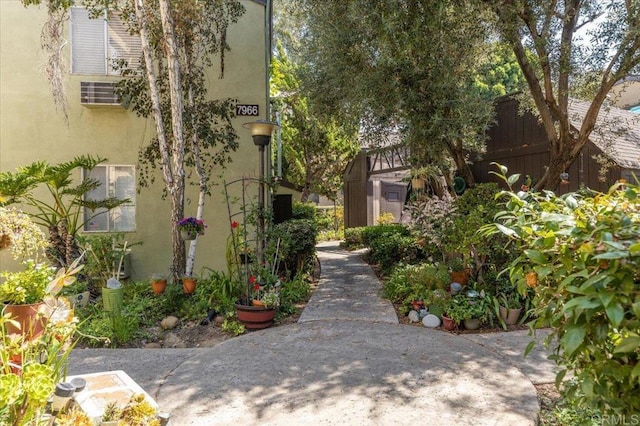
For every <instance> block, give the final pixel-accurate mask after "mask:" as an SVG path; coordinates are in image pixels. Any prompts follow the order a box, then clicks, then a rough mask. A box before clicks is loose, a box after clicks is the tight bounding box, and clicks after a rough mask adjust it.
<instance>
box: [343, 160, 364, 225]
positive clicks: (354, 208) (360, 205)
mask: <svg viewBox="0 0 640 426" xmlns="http://www.w3.org/2000/svg"><path fill="white" fill-rule="evenodd" d="M368 170H369V167H368V164H367V154H366V152H365V151H360V153H359V154H358V155H357V156H356V158H354V159H353V161H351V163H349V165H348V166H347V169H346V170H345V173H344V226H345V228H356V227H359V226H367V171H368Z"/></svg>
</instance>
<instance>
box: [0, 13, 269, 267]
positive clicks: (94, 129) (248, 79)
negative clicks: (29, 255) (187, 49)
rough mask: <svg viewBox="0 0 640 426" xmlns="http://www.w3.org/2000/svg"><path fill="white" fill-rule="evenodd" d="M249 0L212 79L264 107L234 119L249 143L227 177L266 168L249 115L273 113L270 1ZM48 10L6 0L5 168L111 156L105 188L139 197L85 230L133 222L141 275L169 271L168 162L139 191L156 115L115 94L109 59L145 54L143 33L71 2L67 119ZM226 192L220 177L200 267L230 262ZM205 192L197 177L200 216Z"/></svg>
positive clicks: (192, 204) (1, 69)
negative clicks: (45, 36) (58, 90)
mask: <svg viewBox="0 0 640 426" xmlns="http://www.w3.org/2000/svg"><path fill="white" fill-rule="evenodd" d="M241 3H242V4H243V6H244V7H245V9H246V11H245V13H244V15H243V16H242V17H241V18H240V20H239V22H238V23H237V24H233V25H232V26H231V27H230V28H229V31H228V42H229V44H230V46H231V50H230V51H228V52H227V53H226V56H225V76H224V79H218V75H219V70H218V69H217V67H216V66H214V67H213V68H212V69H211V70H210V71H211V72H210V73H209V79H208V82H209V94H210V96H212V97H213V98H234V99H237V101H238V104H244V105H257V111H258V115H254V116H237V117H236V118H235V119H234V127H235V128H236V130H237V132H238V135H239V136H240V139H239V144H240V147H239V149H238V150H237V151H236V152H235V153H233V154H232V158H233V161H232V162H231V163H230V164H228V166H227V168H226V169H225V170H224V171H222V170H221V171H220V173H222V174H223V179H225V180H227V181H231V180H234V179H238V178H240V177H242V176H248V177H257V176H258V174H259V157H258V150H257V149H256V147H255V146H254V144H253V142H252V139H251V134H250V131H249V130H247V129H244V128H243V127H242V124H244V123H246V122H250V121H255V120H256V119H266V118H267V113H268V111H267V105H268V90H267V82H268V80H267V64H268V52H269V50H270V40H269V39H270V35H269V34H270V33H269V28H270V17H269V15H270V13H269V7H268V2H267V0H262V1H257V0H256V1H253V0H241ZM46 16H47V12H46V8H45V7H42V6H41V7H27V8H26V7H24V6H23V5H22V3H21V2H20V1H19V0H2V1H0V171H3V172H4V171H14V170H15V169H16V168H17V167H19V166H23V165H27V164H30V163H32V162H34V161H38V160H46V161H48V162H49V163H50V164H57V163H60V162H66V161H69V160H71V159H73V158H74V157H76V156H79V155H83V154H92V155H97V156H101V157H105V158H107V159H108V161H107V162H106V163H104V164H103V165H102V166H100V167H99V168H98V169H96V170H95V176H96V177H98V178H99V179H100V180H102V181H103V182H104V184H105V185H104V192H105V195H106V194H109V195H115V196H117V197H129V198H130V199H131V200H132V202H131V203H130V204H129V205H127V206H124V207H123V209H122V210H121V211H120V214H119V215H118V216H117V219H114V218H110V217H109V216H107V215H103V216H101V217H99V218H97V219H96V220H94V221H92V222H91V223H89V224H88V225H87V227H86V229H85V231H86V232H111V231H119V232H125V233H126V235H127V240H128V241H130V242H138V241H140V242H142V245H139V246H135V247H134V249H133V250H132V253H131V259H130V260H131V270H130V273H131V276H132V277H133V278H136V279H144V278H146V277H147V276H149V275H150V274H152V273H162V274H168V272H169V266H170V265H171V235H170V226H171V224H170V214H169V211H168V208H169V202H168V200H163V199H162V197H161V192H162V178H161V175H160V171H159V170H158V171H157V175H156V183H155V184H154V185H152V186H151V187H150V188H147V189H142V191H141V192H140V193H137V192H136V189H137V183H138V179H139V175H138V164H137V163H138V151H139V148H140V147H141V146H143V145H145V144H146V143H147V142H148V141H149V139H150V138H151V137H152V136H153V135H154V132H155V125H154V123H153V121H152V120H151V119H148V120H147V119H143V118H139V117H137V116H136V115H135V113H134V112H132V111H131V110H129V109H127V107H126V105H125V106H123V105H122V104H120V103H119V102H118V101H117V99H116V98H114V97H113V96H112V95H111V94H110V90H109V87H110V84H109V83H110V82H112V81H114V80H117V79H119V78H122V77H119V76H115V75H111V74H112V71H111V70H110V69H109V68H110V67H109V66H108V64H107V60H106V59H105V58H108V57H109V56H110V55H116V56H118V55H120V56H122V55H125V54H128V55H133V56H132V57H135V55H137V54H138V53H137V52H136V46H135V44H136V42H139V41H137V40H136V39H135V37H132V36H130V35H128V34H127V32H126V31H123V28H124V27H122V26H118V23H117V22H114V21H111V22H108V21H105V20H104V19H97V20H95V19H94V20H92V19H88V16H87V11H86V10H84V9H81V8H73V9H72V10H71V12H70V21H69V22H68V23H67V24H66V25H65V38H66V40H67V44H66V45H65V47H64V49H63V52H62V53H63V55H64V58H65V61H67V64H68V74H67V75H66V76H65V88H66V91H67V99H68V117H69V118H68V122H66V121H65V119H64V116H63V114H62V113H61V112H60V111H57V110H56V107H55V105H54V102H53V98H52V95H51V93H50V89H49V82H48V80H47V78H46V77H45V76H44V73H43V72H42V70H43V69H44V62H45V59H46V55H45V52H43V50H42V48H41V47H40V34H41V31H42V27H43V24H44V22H45V20H46ZM130 48H131V49H130ZM138 49H139V47H138ZM123 52H125V53H123ZM105 89H106V91H105ZM252 112H253V113H255V112H256V110H255V108H252ZM220 183H222V182H221V181H220ZM232 190H233V189H232ZM222 193H223V189H222V185H218V186H215V187H214V188H213V190H212V196H211V197H210V198H209V199H207V202H206V206H205V213H204V217H203V219H204V221H205V222H206V223H207V224H208V229H207V232H206V235H205V236H203V237H202V238H199V241H198V255H197V258H196V265H195V269H194V272H195V273H199V272H200V270H201V268H202V266H205V265H206V266H208V267H211V268H214V269H224V268H225V246H226V238H227V235H228V232H229V222H228V215H227V205H226V202H225V198H224V197H223V195H222ZM197 200H198V194H197V191H196V187H195V186H188V188H187V193H186V204H185V215H186V216H195V214H196V205H197ZM7 268H12V262H11V260H10V259H9V258H8V256H7V255H6V254H3V257H1V258H0V270H2V269H7Z"/></svg>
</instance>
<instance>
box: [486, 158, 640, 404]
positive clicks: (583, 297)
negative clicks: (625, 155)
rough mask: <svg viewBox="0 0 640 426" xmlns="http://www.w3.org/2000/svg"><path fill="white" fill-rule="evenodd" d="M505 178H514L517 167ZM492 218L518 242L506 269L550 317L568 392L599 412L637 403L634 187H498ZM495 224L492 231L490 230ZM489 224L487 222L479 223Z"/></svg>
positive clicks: (639, 226)
mask: <svg viewBox="0 0 640 426" xmlns="http://www.w3.org/2000/svg"><path fill="white" fill-rule="evenodd" d="M506 172H507V171H506V168H504V167H502V166H501V167H500V173H499V176H501V177H502V178H503V179H504V180H505V182H507V183H512V182H516V181H517V175H514V176H511V177H507V176H506ZM503 196H504V197H505V198H506V199H507V201H506V204H505V210H504V211H503V212H501V213H500V214H499V216H498V217H499V224H498V225H496V227H497V229H498V230H499V231H502V232H503V233H504V234H505V235H507V236H508V237H510V238H512V239H514V240H515V241H517V242H518V244H519V246H520V256H519V257H518V258H517V259H515V260H514V261H513V262H512V264H511V265H510V269H509V273H510V278H511V281H512V282H513V283H515V284H516V285H517V286H518V289H519V290H520V292H521V293H523V294H524V292H525V291H526V290H527V289H528V288H533V290H534V291H535V298H534V303H535V306H536V313H537V314H538V316H539V321H538V323H539V324H546V325H550V326H551V327H552V333H551V334H550V335H549V338H548V339H547V340H546V343H547V344H548V345H551V344H553V345H554V352H555V360H556V362H557V363H558V364H559V365H560V366H561V367H562V368H563V369H562V371H561V372H560V373H559V374H558V376H557V378H556V383H557V384H558V383H560V381H561V380H562V379H563V378H564V375H565V374H566V372H567V371H572V373H573V376H574V377H575V378H576V380H575V381H570V382H568V383H566V384H565V387H564V389H565V391H564V394H565V397H567V398H568V400H569V401H571V402H572V403H575V405H576V407H580V408H582V407H585V408H586V407H592V408H595V409H596V410H598V411H601V412H602V413H603V414H606V415H618V416H619V415H631V414H637V413H638V412H640V398H638V394H639V393H640V291H639V287H638V286H639V283H640V272H639V271H640V187H638V186H635V185H627V186H626V187H623V186H621V185H620V184H618V185H616V186H614V187H612V188H611V190H610V191H609V192H608V193H607V194H601V193H588V192H585V193H582V194H578V193H569V194H565V195H563V196H560V197H558V196H556V195H555V194H553V193H552V192H548V191H545V192H542V193H528V192H518V193H515V192H504V193H503ZM496 227H494V228H493V231H494V232H495V231H496ZM485 230H486V231H490V230H489V228H486V229H485Z"/></svg>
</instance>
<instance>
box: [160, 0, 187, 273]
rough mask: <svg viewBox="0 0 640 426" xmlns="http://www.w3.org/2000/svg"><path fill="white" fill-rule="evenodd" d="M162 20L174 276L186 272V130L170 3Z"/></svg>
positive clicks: (163, 9) (162, 11) (164, 5)
mask: <svg viewBox="0 0 640 426" xmlns="http://www.w3.org/2000/svg"><path fill="white" fill-rule="evenodd" d="M160 18H161V21H162V31H163V34H164V43H165V49H166V52H167V54H166V56H167V71H168V77H169V94H170V98H171V121H172V123H171V124H172V129H173V144H172V146H171V159H172V163H173V177H174V185H173V188H170V189H169V197H170V198H171V215H172V219H173V223H172V224H171V225H172V230H173V232H172V240H173V270H174V274H182V273H183V272H185V266H186V265H185V252H184V242H183V241H182V239H181V238H180V232H179V230H178V227H177V224H178V221H179V220H181V219H182V218H183V216H184V182H185V171H184V148H185V144H184V127H183V121H182V111H183V105H182V83H181V79H180V62H179V58H178V47H177V45H176V40H175V34H174V26H173V18H172V17H171V9H170V5H169V1H168V0H160Z"/></svg>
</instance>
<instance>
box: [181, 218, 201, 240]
mask: <svg viewBox="0 0 640 426" xmlns="http://www.w3.org/2000/svg"><path fill="white" fill-rule="evenodd" d="M206 227H207V225H206V224H205V223H204V222H203V221H202V220H201V219H197V218H195V217H185V218H184V219H182V220H180V221H179V222H178V230H179V231H180V237H181V238H182V239H183V240H185V241H189V240H195V239H196V238H197V237H198V235H204V230H205V228H206Z"/></svg>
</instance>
